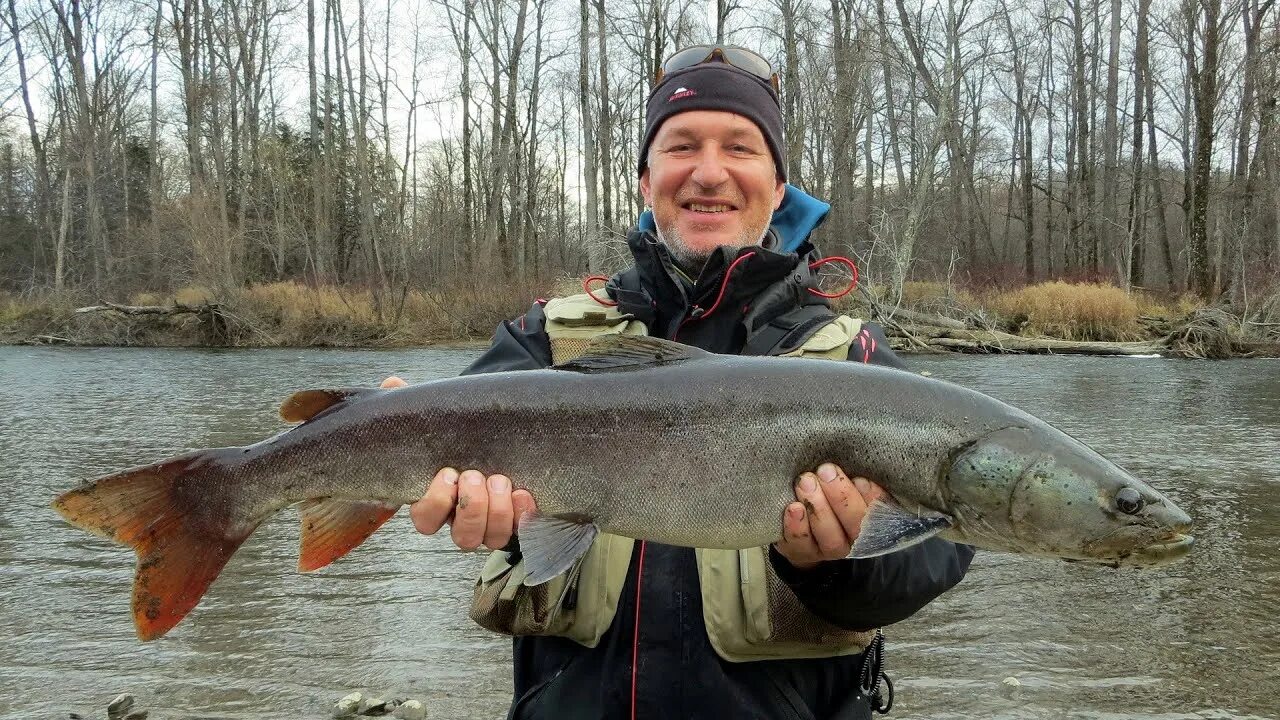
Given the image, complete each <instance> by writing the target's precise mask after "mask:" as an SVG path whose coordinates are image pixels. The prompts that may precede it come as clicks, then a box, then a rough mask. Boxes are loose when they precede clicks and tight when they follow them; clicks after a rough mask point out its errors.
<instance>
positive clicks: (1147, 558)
mask: <svg viewBox="0 0 1280 720" xmlns="http://www.w3.org/2000/svg"><path fill="white" fill-rule="evenodd" d="M1195 542H1196V539H1195V538H1194V537H1192V536H1191V535H1187V534H1186V533H1180V532H1175V533H1171V534H1170V535H1167V536H1165V537H1164V538H1163V539H1161V540H1157V541H1156V542H1153V543H1151V544H1150V545H1145V546H1143V547H1140V548H1137V549H1135V550H1132V551H1130V552H1129V553H1127V554H1125V555H1123V556H1121V557H1118V558H1114V559H1110V560H1102V559H1096V558H1095V559H1090V560H1084V561H1083V562H1087V563H1093V564H1096V565H1103V566H1105V567H1113V568H1119V567H1154V566H1156V565H1164V564H1166V563H1170V562H1173V561H1174V560H1177V559H1178V558H1180V557H1182V556H1183V555H1186V554H1187V553H1188V552H1191V547H1192V546H1193V545H1195Z"/></svg>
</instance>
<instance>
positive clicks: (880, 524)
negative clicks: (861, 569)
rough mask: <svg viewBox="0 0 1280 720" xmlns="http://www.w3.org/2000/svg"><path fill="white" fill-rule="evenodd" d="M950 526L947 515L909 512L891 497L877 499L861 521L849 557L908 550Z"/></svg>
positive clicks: (951, 523)
mask: <svg viewBox="0 0 1280 720" xmlns="http://www.w3.org/2000/svg"><path fill="white" fill-rule="evenodd" d="M953 524H954V523H953V521H952V519H951V517H950V516H947V515H944V514H942V513H940V512H932V511H929V512H920V513H917V512H911V511H910V510H907V509H906V508H904V507H902V506H901V505H899V504H898V503H897V502H895V501H894V500H893V499H892V498H878V499H876V500H875V501H874V502H872V503H871V507H869V508H867V514H866V515H865V516H864V517H863V518H862V528H861V529H860V530H859V531H858V539H857V540H855V541H854V542H853V551H852V552H850V553H849V557H854V558H868V557H875V556H877V555H884V554H886V553H891V552H894V551H896V550H902V549H903V548H909V547H911V546H912V545H915V544H917V543H922V542H924V541H925V540H928V539H929V538H931V537H933V536H934V535H937V534H938V533H940V532H942V531H943V530H946V529H947V528H949V527H951V526H952V525H953Z"/></svg>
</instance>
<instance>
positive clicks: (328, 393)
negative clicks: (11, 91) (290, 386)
mask: <svg viewBox="0 0 1280 720" xmlns="http://www.w3.org/2000/svg"><path fill="white" fill-rule="evenodd" d="M375 392H380V390H379V388H336V389H333V390H299V391H298V392H296V393H294V394H292V395H290V396H289V397H288V399H286V400H285V401H284V402H282V403H280V418H281V419H282V420H284V421H285V422H304V421H306V420H310V419H312V418H314V417H315V416H317V415H319V414H320V413H322V412H324V411H325V410H328V409H329V408H331V407H333V406H334V405H337V404H339V403H341V402H343V401H345V400H346V399H348V398H352V397H356V396H358V395H363V394H365V393H375Z"/></svg>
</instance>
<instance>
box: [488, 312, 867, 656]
mask: <svg viewBox="0 0 1280 720" xmlns="http://www.w3.org/2000/svg"><path fill="white" fill-rule="evenodd" d="M543 311H544V313H545V314H546V331H547V336H548V337H549V338H550V340H551V357H552V360H553V361H554V362H555V363H556V364H559V363H563V362H565V361H567V360H571V359H573V358H576V357H578V356H579V355H581V354H582V353H583V352H584V351H585V350H586V348H587V345H588V344H589V343H590V341H591V339H592V338H594V337H598V336H600V335H609V334H622V335H647V334H648V329H647V328H646V327H645V326H644V323H642V322H640V321H639V320H636V319H634V318H632V317H631V316H629V315H625V314H623V313H621V312H619V311H618V310H617V309H616V308H613V307H605V306H602V305H601V304H600V303H598V302H596V301H595V300H593V299H592V298H591V297H590V296H589V295H587V294H585V293H584V294H581V295H574V296H571V297H567V298H557V299H554V300H551V301H550V302H548V303H547V304H546V307H545V308H544V309H543ZM861 328H862V323H861V321H859V320H855V319H853V318H850V317H847V316H844V315H841V316H839V317H837V318H835V319H834V320H832V321H831V322H830V323H828V324H827V325H825V326H823V327H822V328H820V329H819V330H818V331H817V332H815V333H814V334H813V335H812V336H810V338H809V339H808V340H806V341H805V342H804V344H802V345H801V346H800V347H798V348H796V349H795V350H793V351H791V352H789V353H787V356H789V357H806V358H821V359H831V360H844V359H846V358H847V357H848V355H849V346H850V344H851V343H852V342H853V340H854V338H856V337H857V335H858V332H859V331H860V330H861ZM779 523H781V519H779ZM633 544H634V541H633V540H632V539H631V538H625V537H619V536H617V535H607V534H604V533H602V534H600V535H598V536H597V537H596V540H595V543H594V544H592V546H591V549H590V550H588V551H587V553H586V555H584V556H583V557H582V559H581V560H579V561H578V563H577V564H576V565H575V566H574V567H573V568H572V569H570V571H569V572H567V573H565V574H564V575H561V576H560V577H557V578H555V579H554V580H552V581H550V582H548V583H545V584H542V585H538V586H535V587H528V586H525V585H524V582H523V581H524V578H525V570H524V563H523V562H517V563H516V564H514V565H512V564H510V562H509V557H510V555H509V553H505V552H501V551H498V552H494V553H492V554H490V555H489V559H488V561H487V562H486V563H485V566H484V569H483V570H482V571H481V572H480V578H479V580H478V581H477V583H476V589H475V595H474V597H473V599H472V603H471V613H470V614H471V618H472V619H473V620H475V621H476V622H477V623H479V624H480V625H481V626H483V627H485V628H488V629H490V630H493V631H496V632H500V633H505V634H508V635H556V636H560V637H567V638H569V639H571V640H574V641H576V642H578V643H580V644H582V645H585V646H587V647H595V646H596V644H597V643H599V642H600V638H601V637H602V636H603V635H604V633H605V632H606V631H607V630H608V629H609V626H610V625H612V623H613V616H614V613H615V612H617V609H618V599H619V597H620V596H621V594H622V586H623V584H624V583H625V582H626V578H627V571H628V569H629V567H630V565H631V551H632V545H633ZM695 554H696V557H697V565H698V581H699V584H700V586H701V588H702V614H703V620H704V621H705V624H706V628H707V636H708V637H709V638H710V640H711V645H712V647H714V648H715V650H716V653H717V654H719V655H720V657H722V658H724V659H725V660H728V661H730V662H747V661H751V660H770V659H780V658H822V657H834V656H838V655H851V654H854V653H859V652H862V651H863V650H864V649H865V648H866V646H867V644H868V643H869V642H870V641H871V640H872V638H873V637H874V636H875V632H874V631H867V632H855V631H852V630H845V629H843V628H840V627H837V626H835V625H832V624H831V623H828V622H827V621H825V620H823V619H822V618H819V617H817V616H816V615H814V614H813V613H811V612H809V611H808V609H806V608H805V607H804V605H803V604H801V602H800V600H799V599H798V598H797V597H796V596H795V593H794V592H792V590H791V588H790V587H788V586H787V584H786V583H785V582H783V580H782V579H781V578H779V577H778V576H777V574H776V573H775V572H774V571H773V566H772V565H771V564H770V562H769V557H768V548H763V547H760V548H749V549H747V550H709V549H702V548H699V549H697V550H695Z"/></svg>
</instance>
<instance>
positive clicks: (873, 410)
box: [54, 337, 1192, 640]
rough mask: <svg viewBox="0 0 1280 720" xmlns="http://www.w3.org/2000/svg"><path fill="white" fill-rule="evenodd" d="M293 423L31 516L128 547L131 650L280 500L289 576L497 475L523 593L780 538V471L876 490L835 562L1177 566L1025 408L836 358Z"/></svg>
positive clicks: (628, 346)
mask: <svg viewBox="0 0 1280 720" xmlns="http://www.w3.org/2000/svg"><path fill="white" fill-rule="evenodd" d="M280 413H281V416H282V417H284V418H285V419H286V420H289V421H303V422H302V424H301V425H298V426H296V427H293V428H291V429H289V430H287V431H285V432H282V433H280V434H278V435H276V436H275V437H272V438H270V439H267V440H264V441H262V442H259V443H257V444H255V445H249V446H247V447H234V448H219V449H212V450H199V451H195V452H190V453H187V454H185V455H180V456H178V457H174V458H171V459H169V460H164V461H161V462H158V463H155V464H153V465H147V466H145V467H140V468H136V469H132V470H126V471H124V472H120V473H117V474H114V475H109V476H106V477H103V478H101V479H98V480H97V481H95V482H93V483H91V484H88V485H86V486H84V487H81V488H79V489H76V490H72V491H70V492H67V493H66V494H64V495H62V496H61V497H59V498H58V499H57V500H56V501H54V507H56V508H57V510H58V511H59V512H60V513H62V515H63V516H65V517H66V518H67V519H68V520H69V521H71V522H72V523H74V524H76V525H78V526H80V527H82V528H84V529H86V530H89V531H91V532H95V533H97V534H99V535H103V536H106V537H108V538H111V539H113V540H115V541H117V542H120V543H123V544H126V545H129V546H132V547H133V548H134V550H135V551H136V552H137V555H138V565H137V574H136V576H135V579H134V587H133V614H134V621H135V623H136V626H137V630H138V635H139V636H140V637H141V638H142V639H144V640H149V639H152V638H156V637H159V636H161V635H163V634H164V633H165V632H167V631H168V630H169V629H170V628H172V627H173V626H174V625H176V624H177V623H178V622H179V621H180V620H182V618H183V617H184V616H185V615H186V614H187V613H188V612H189V611H190V610H191V609H192V608H193V607H195V605H196V603H197V602H199V600H200V597H201V596H202V595H203V594H204V592H205V590H206V589H207V588H208V587H209V584H210V583H211V582H213V580H214V578H216V577H217V575H218V573H219V572H220V571H221V570H222V568H223V566H224V565H225V564H226V562H227V559H228V558H229V557H230V556H231V555H232V553H234V552H235V551H236V549H237V548H238V547H239V546H240V544H241V543H242V542H243V541H244V540H245V538H247V537H248V536H249V535H250V534H251V533H252V532H253V531H254V529H255V528H256V527H257V526H258V524H259V523H261V522H262V521H263V520H264V519H265V518H267V517H268V516H269V515H271V514H272V513H274V512H276V511H277V510H280V509H281V508H284V507H286V506H289V505H293V504H295V503H301V519H302V537H301V557H300V560H299V568H300V569H301V570H304V571H308V570H315V569H318V568H321V567H324V566H325V565H328V564H329V563H331V562H333V561H334V560H336V559H337V558H339V557H341V556H342V555H344V554H346V553H347V552H348V551H350V550H351V549H352V548H354V547H356V546H358V545H359V544H360V543H362V542H364V540H365V539H366V538H368V537H369V535H370V534H372V533H373V532H374V531H375V530H376V529H377V528H378V527H379V526H380V525H381V524H382V523H384V522H386V521H387V520H388V519H389V518H390V517H391V516H392V515H394V514H395V512H396V510H397V509H399V507H400V506H401V505H404V504H406V503H410V502H413V501H414V500H417V499H418V498H420V497H422V495H423V493H424V492H425V490H426V487H427V485H428V483H429V482H430V479H431V477H432V475H433V474H434V473H435V472H436V470H438V469H439V468H441V467H445V466H452V467H457V468H476V469H479V470H482V471H484V472H487V473H497V472H501V473H504V474H506V475H508V476H509V477H511V478H512V480H513V483H514V485H515V486H516V487H518V488H526V489H528V490H529V491H530V492H531V493H532V494H533V497H534V499H535V500H536V501H537V504H538V513H537V514H536V515H527V516H525V518H524V519H523V520H522V522H521V526H520V528H519V535H520V543H521V549H522V552H523V555H524V560H525V563H526V568H527V569H528V571H529V579H528V580H527V581H526V582H527V583H529V584H537V583H540V582H545V581H547V580H549V579H551V578H553V577H555V576H556V575H558V574H559V573H561V572H563V571H565V570H566V569H567V568H568V567H570V566H571V565H572V564H573V561H574V560H575V559H576V558H577V557H579V556H580V555H581V554H582V553H584V552H585V551H586V549H587V547H588V546H589V545H590V544H591V541H592V539H593V538H594V537H595V536H596V533H598V532H606V533H614V534H617V535H624V536H627V537H632V538H637V539H644V540H652V541H656V542H661V543H668V544H673V545H685V546H693V547H709V548H747V547H756V546H762V545H765V544H768V543H771V542H774V541H776V540H778V539H779V537H780V536H781V531H782V512H783V509H784V508H785V507H786V506H787V504H788V503H790V502H792V501H794V499H795V493H794V489H793V486H792V483H793V482H794V478H796V476H797V475H799V474H800V473H801V472H803V471H806V470H812V469H814V468H816V467H817V466H818V465H819V464H821V463H823V462H827V461H830V462H834V463H837V464H838V465H840V466H841V467H843V468H844V469H845V470H846V471H847V472H848V473H850V475H851V476H852V475H854V474H856V475H862V476H865V477H868V478H871V479H872V480H874V481H876V482H877V483H879V484H880V485H881V486H883V487H884V488H885V489H886V490H887V491H888V493H889V494H890V495H891V496H892V497H891V499H888V500H885V501H877V502H876V503H873V505H872V507H871V508H870V509H869V511H868V514H867V516H866V518H865V519H864V520H863V523H862V530H861V533H860V534H859V536H858V538H857V542H856V544H855V545H854V550H853V555H854V556H856V557H869V556H873V555H878V554H882V553H885V552H889V551H892V550H895V549H898V548H901V547H905V546H907V545H910V544H912V543H915V542H919V541H921V540H924V539H925V538H928V537H931V536H933V535H936V534H941V535H942V536H943V537H946V538H948V539H951V540H955V541H958V542H964V543H970V544H972V545H976V546H978V547H982V548H989V549H993V550H1004V551H1010V552H1016V553H1025V554H1031V555H1044V556H1051V557H1060V558H1066V559H1072V560H1087V561H1095V562H1099V563H1105V564H1109V565H1121V564H1156V563H1159V562H1163V561H1167V560H1171V559H1173V558H1175V557H1178V556H1180V555H1182V554H1184V553H1185V552H1186V551H1187V550H1188V549H1189V548H1190V546H1191V543H1192V539H1191V538H1190V537H1189V536H1188V535H1185V534H1183V533H1184V531H1185V530H1187V529H1188V527H1189V525H1190V518H1188V517H1187V515H1186V514H1185V513H1184V512H1182V511H1181V510H1180V509H1178V508H1177V507H1176V506H1175V505H1174V504H1173V503H1172V502H1170V501H1169V499H1168V498H1166V497H1165V496H1163V495H1161V494H1160V493H1159V492H1156V491H1155V490H1153V489H1152V488H1151V487H1149V486H1147V485H1146V484H1144V483H1143V482H1141V481H1140V480H1137V479H1136V478H1134V477H1132V476H1130V475H1129V474H1128V473H1126V472H1125V471H1123V470H1121V469H1120V468H1119V467H1117V466H1116V465H1115V464H1113V463H1111V462H1110V461H1108V460H1107V459H1105V458H1103V457H1102V456H1101V455H1099V454H1098V453H1096V452H1094V451H1093V450H1090V449H1089V448H1088V447H1086V446H1085V445H1083V444H1081V443H1080V442H1078V441H1076V440H1074V439H1072V438H1071V437H1069V436H1067V435H1066V434H1064V433H1062V432H1061V431H1058V430H1056V429H1054V428H1053V427H1051V426H1049V425H1048V424H1046V423H1044V422H1043V421H1041V420H1038V419H1036V418H1034V417H1032V416H1031V415H1028V414H1027V413H1024V412H1022V411H1020V410H1017V409H1015V408H1013V407H1010V406H1009V405H1006V404H1004V403H1002V402H999V401H997V400H995V399H993V398H991V397H988V396H986V395H983V394H981V393H978V392H974V391H972V390H966V389H964V388H962V387H959V386H957V385H953V384H950V383H947V382H942V381H939V380H934V379H929V378H925V377H921V376H919V375H915V374H913V373H909V372H903V371H900V370H892V369H886V368H878V367H873V366H868V365H863V364H859V363H852V362H817V361H813V360H800V359H783V358H756V357H739V356H726V355H713V354H710V353H707V352H704V351H702V350H698V349H696V348H691V347H688V346H685V345H680V344H677V343H672V342H668V341H665V340H659V339H653V338H643V337H639V338H636V337H610V338H604V339H598V340H596V341H594V342H593V344H592V345H591V347H590V349H589V351H588V352H587V354H585V355H583V356H582V357H580V358H578V359H576V360H574V361H572V362H569V363H566V364H563V365H560V366H557V367H556V368H552V369H547V370H536V371H522V372H505V373H494V374H488V375H472V376H466V377H457V378H450V379H445V380H437V381H434V382H427V383H423V384H420V385H415V386H412V387H408V388H404V389H397V390H379V389H361V390H307V391H302V392H299V393H296V394H294V395H293V396H292V397H290V398H289V399H288V400H286V401H285V403H284V404H283V406H282V407H281V410H280Z"/></svg>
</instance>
